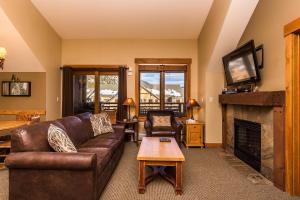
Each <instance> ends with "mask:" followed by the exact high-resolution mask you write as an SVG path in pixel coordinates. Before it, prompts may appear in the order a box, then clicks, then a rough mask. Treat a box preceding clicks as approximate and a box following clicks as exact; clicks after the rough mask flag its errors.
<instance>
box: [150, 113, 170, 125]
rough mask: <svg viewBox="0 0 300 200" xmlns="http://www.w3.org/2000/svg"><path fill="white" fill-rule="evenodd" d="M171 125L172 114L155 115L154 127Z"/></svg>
mask: <svg viewBox="0 0 300 200" xmlns="http://www.w3.org/2000/svg"><path fill="white" fill-rule="evenodd" d="M161 126H165V127H166V126H169V127H170V126H171V116H155V115H154V116H153V127H161Z"/></svg>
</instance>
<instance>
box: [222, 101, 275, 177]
mask: <svg viewBox="0 0 300 200" xmlns="http://www.w3.org/2000/svg"><path fill="white" fill-rule="evenodd" d="M226 115H227V116H226V118H227V133H226V151H228V152H230V153H233V152H234V118H237V119H242V120H247V121H251V122H256V123H260V124H261V171H260V173H261V174H262V175H264V176H265V177H266V178H268V179H269V180H271V181H273V154H274V151H273V144H274V143H273V140H274V138H273V112H272V108H269V107H257V106H241V105H228V106H227V112H226Z"/></svg>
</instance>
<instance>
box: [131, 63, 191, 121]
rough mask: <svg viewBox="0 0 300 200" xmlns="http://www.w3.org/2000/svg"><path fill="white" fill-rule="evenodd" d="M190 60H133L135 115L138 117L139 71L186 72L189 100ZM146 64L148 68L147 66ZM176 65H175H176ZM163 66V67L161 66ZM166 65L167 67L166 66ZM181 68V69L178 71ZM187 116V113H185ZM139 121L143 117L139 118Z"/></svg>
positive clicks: (189, 96) (188, 96)
mask: <svg viewBox="0 0 300 200" xmlns="http://www.w3.org/2000/svg"><path fill="white" fill-rule="evenodd" d="M191 63H192V59H191V58H136V59H135V102H136V106H135V113H136V115H137V116H139V90H140V88H139V83H140V71H148V70H149V71H162V70H163V71H178V68H179V70H180V71H186V91H185V92H186V94H185V95H186V99H189V98H191ZM147 64H148V65H149V66H147ZM176 64H177V65H176ZM162 65H164V66H162ZM166 65H167V66H166ZM180 68H182V69H180ZM187 114H188V111H187ZM139 119H140V120H143V119H144V116H139Z"/></svg>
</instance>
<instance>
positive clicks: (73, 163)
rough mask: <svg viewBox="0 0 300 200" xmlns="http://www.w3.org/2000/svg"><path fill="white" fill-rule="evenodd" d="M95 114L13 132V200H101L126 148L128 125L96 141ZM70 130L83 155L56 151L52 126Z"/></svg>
mask: <svg viewBox="0 0 300 200" xmlns="http://www.w3.org/2000/svg"><path fill="white" fill-rule="evenodd" d="M90 115H91V114H90V113H84V114H80V115H77V116H70V117H65V118H62V119H59V120H55V121H47V122H42V123H38V124H34V125H29V126H24V127H21V128H19V129H15V130H13V131H12V135H11V139H12V149H11V152H12V153H11V154H10V155H9V156H8V157H7V158H6V160H5V164H6V166H7V167H8V168H9V199H10V200H21V199H22V200H27V199H28V200H29V199H30V200H50V199H51V200H69V199H70V200H98V199H99V198H100V195H101V192H102V191H103V189H104V188H105V186H106V184H107V182H108V181H109V178H110V177H111V175H112V173H113V171H114V169H115V168H116V166H117V164H118V161H119V160H120V158H121V156H122V153H123V150H124V126H122V125H116V126H114V133H108V134H103V135H100V136H96V137H93V130H92V126H91V122H90V120H89V117H90ZM51 123H52V124H54V125H56V126H59V127H60V128H62V129H64V130H65V131H66V133H67V134H68V136H69V137H70V139H71V140H72V142H73V143H74V145H75V146H76V148H77V150H78V153H58V152H54V151H53V149H52V148H51V147H50V146H49V144H48V140H47V131H48V127H49V125H50V124H51Z"/></svg>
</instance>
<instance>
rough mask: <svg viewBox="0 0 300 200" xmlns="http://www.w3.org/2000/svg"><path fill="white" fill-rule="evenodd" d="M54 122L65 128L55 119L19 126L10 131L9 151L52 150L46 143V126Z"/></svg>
mask: <svg viewBox="0 0 300 200" xmlns="http://www.w3.org/2000/svg"><path fill="white" fill-rule="evenodd" d="M50 124H54V125H55V126H58V127H59V128H61V129H63V130H65V128H64V126H63V125H62V124H61V123H59V122H57V121H46V122H41V123H38V124H32V125H26V126H21V127H19V128H16V129H13V130H12V131H11V152H24V151H53V149H52V148H51V146H50V145H49V143H48V128H49V126H50Z"/></svg>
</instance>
